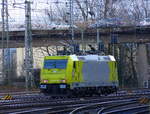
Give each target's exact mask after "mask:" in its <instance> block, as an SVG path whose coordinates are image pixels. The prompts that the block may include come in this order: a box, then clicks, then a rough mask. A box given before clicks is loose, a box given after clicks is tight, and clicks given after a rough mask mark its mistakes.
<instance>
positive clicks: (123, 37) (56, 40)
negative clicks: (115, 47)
mask: <svg viewBox="0 0 150 114" xmlns="http://www.w3.org/2000/svg"><path fill="white" fill-rule="evenodd" d="M99 31H100V33H99V34H100V39H101V40H102V41H103V42H104V43H109V42H110V40H111V37H110V36H111V34H117V36H118V42H119V43H122V42H150V26H147V27H138V26H136V27H135V26H124V27H113V28H111V27H106V28H99ZM9 35H10V42H9V47H13V48H17V47H24V30H17V31H10V32H9ZM83 35H84V43H96V29H86V30H84V31H83ZM81 36H82V35H81V30H75V41H76V42H79V43H81ZM32 37H33V47H40V46H50V45H62V43H61V42H64V41H69V40H71V33H70V32H69V30H42V29H36V30H32ZM0 40H1V32H0ZM4 44H6V43H4ZM0 45H1V42H0Z"/></svg>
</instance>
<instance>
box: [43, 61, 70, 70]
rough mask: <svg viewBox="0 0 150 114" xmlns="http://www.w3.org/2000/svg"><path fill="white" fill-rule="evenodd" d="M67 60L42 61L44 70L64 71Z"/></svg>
mask: <svg viewBox="0 0 150 114" xmlns="http://www.w3.org/2000/svg"><path fill="white" fill-rule="evenodd" d="M67 61H68V60H64V59H62V60H60V59H59V60H52V59H51V60H44V69H65V68H66V66H67Z"/></svg>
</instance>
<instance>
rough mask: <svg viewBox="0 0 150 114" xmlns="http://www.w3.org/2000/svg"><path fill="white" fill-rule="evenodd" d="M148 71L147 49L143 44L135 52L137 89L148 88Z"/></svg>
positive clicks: (149, 78)
mask: <svg viewBox="0 0 150 114" xmlns="http://www.w3.org/2000/svg"><path fill="white" fill-rule="evenodd" d="M148 70H149V64H148V57H147V47H146V45H145V44H140V45H139V47H138V51H137V74H138V84H139V87H148V80H150V74H149V73H148Z"/></svg>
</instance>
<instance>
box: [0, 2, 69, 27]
mask: <svg viewBox="0 0 150 114" xmlns="http://www.w3.org/2000/svg"><path fill="white" fill-rule="evenodd" d="M24 1H25V0H8V9H9V22H10V24H11V23H13V24H15V23H16V24H17V23H24V20H25V9H24V7H25V5H24ZM30 1H31V2H32V5H31V8H32V12H31V14H32V20H36V21H38V22H42V21H41V20H45V19H48V16H47V15H46V10H45V9H48V10H52V11H55V10H56V3H59V4H58V5H63V6H64V4H65V2H67V1H68V0H63V2H61V1H62V0H30ZM14 3H15V4H14ZM1 8H2V5H1V4H0V9H1ZM0 15H1V12H0ZM0 21H1V17H0Z"/></svg>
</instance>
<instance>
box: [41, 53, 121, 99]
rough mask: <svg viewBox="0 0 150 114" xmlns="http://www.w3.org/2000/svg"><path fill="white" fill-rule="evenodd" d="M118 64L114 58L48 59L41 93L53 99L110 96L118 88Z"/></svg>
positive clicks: (70, 56)
mask: <svg viewBox="0 0 150 114" xmlns="http://www.w3.org/2000/svg"><path fill="white" fill-rule="evenodd" d="M118 85H119V84H118V73H117V63H116V60H115V58H114V57H113V56H111V55H107V56H99V55H84V56H77V55H68V56H46V57H45V58H44V62H43V68H42V69H41V75H40V90H41V92H43V93H45V94H53V95H76V96H78V95H93V94H98V95H101V94H110V93H113V92H116V91H117V88H118Z"/></svg>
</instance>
